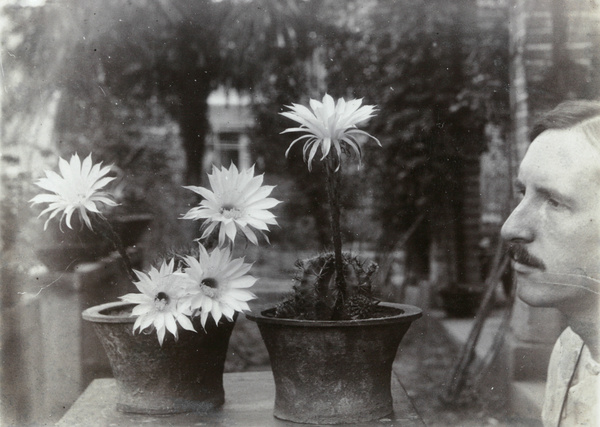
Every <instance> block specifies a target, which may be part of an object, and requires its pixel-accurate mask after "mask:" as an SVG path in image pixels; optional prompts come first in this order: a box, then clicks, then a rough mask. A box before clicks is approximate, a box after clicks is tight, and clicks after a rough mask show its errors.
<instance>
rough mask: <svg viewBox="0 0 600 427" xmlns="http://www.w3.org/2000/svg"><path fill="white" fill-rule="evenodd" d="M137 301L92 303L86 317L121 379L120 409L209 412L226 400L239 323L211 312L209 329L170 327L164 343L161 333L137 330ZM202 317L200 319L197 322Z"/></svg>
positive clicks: (129, 410)
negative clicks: (228, 362) (230, 352)
mask: <svg viewBox="0 0 600 427" xmlns="http://www.w3.org/2000/svg"><path fill="white" fill-rule="evenodd" d="M132 307H133V305H132V304H129V303H125V302H113V303H108V304H102V305H98V306H95V307H91V308H89V309H87V310H85V311H84V312H83V318H84V319H85V320H87V321H90V322H93V325H94V329H95V331H96V334H97V335H98V337H99V338H100V341H101V342H102V346H103V347H104V350H105V351H106V354H107V356H108V359H109V361H110V365H111V368H112V371H113V375H114V377H115V380H116V383H117V390H118V394H119V397H118V400H117V401H118V403H117V409H118V410H119V411H122V412H134V413H142V414H153V415H159V414H174V413H183V412H206V411H210V410H212V409H215V408H218V407H220V406H221V405H223V402H224V400H225V393H224V390H223V366H224V364H225V358H226V356H227V347H228V345H229V337H230V336H231V332H232V330H233V327H234V325H235V318H234V321H233V322H229V321H227V320H225V319H224V320H222V321H221V322H219V326H218V327H217V325H215V323H214V321H212V319H211V318H209V320H208V322H207V323H206V332H205V331H204V329H203V328H202V327H201V326H200V324H199V321H198V319H195V320H196V322H194V326H195V327H196V330H197V331H198V332H197V333H194V332H190V331H186V330H183V329H182V328H180V330H179V339H178V340H177V341H175V340H174V339H173V336H172V335H171V334H169V333H167V336H166V337H165V340H164V342H163V345H162V347H161V346H160V344H159V343H158V339H157V337H156V333H155V332H152V333H150V334H145V333H142V334H139V333H136V334H135V335H134V334H133V331H132V329H133V323H134V321H135V318H133V317H130V312H131V308H132ZM196 323H197V324H196Z"/></svg>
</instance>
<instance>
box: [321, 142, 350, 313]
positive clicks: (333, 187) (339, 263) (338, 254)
mask: <svg viewBox="0 0 600 427" xmlns="http://www.w3.org/2000/svg"><path fill="white" fill-rule="evenodd" d="M334 157H335V156H334V155H333V153H332V155H331V156H329V157H328V159H327V162H326V163H325V170H326V174H327V196H328V199H329V207H330V221H331V241H332V243H333V254H334V266H335V287H336V289H337V295H336V299H335V306H334V317H336V315H338V314H339V313H340V311H341V310H342V307H343V304H344V300H345V299H346V293H347V292H346V279H345V277H344V260H343V257H342V232H341V229H340V216H341V213H340V211H341V209H340V185H341V175H342V170H341V169H342V166H341V159H339V160H336V159H335V158H334ZM336 169H337V171H336Z"/></svg>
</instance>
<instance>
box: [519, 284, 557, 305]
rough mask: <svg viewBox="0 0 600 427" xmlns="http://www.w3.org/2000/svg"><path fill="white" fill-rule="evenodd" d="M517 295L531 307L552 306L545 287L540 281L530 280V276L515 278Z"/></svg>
mask: <svg viewBox="0 0 600 427" xmlns="http://www.w3.org/2000/svg"><path fill="white" fill-rule="evenodd" d="M517 296H518V297H519V299H521V300H522V301H523V302H525V303H526V304H529V305H530V306H532V307H553V306H554V304H553V302H552V301H550V300H549V297H550V295H549V293H548V289H547V287H546V286H544V284H543V283H541V282H536V281H535V280H531V278H530V277H529V278H518V279H517Z"/></svg>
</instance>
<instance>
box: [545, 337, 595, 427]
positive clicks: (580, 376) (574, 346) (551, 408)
mask: <svg viewBox="0 0 600 427" xmlns="http://www.w3.org/2000/svg"><path fill="white" fill-rule="evenodd" d="M599 401H600V364H599V363H597V362H596V361H595V360H594V359H593V358H592V356H591V354H590V351H589V349H588V348H587V347H586V346H585V345H584V343H583V340H582V339H581V338H580V337H579V335H577V334H576V333H575V332H573V331H572V330H571V328H567V329H565V330H564V331H563V333H562V334H561V335H560V337H559V338H558V340H557V341H556V344H555V345H554V349H553V350H552V355H551V356H550V363H549V365H548V379H547V381H546V394H545V398H544V406H543V409H542V421H543V423H544V426H545V427H557V426H560V427H571V426H589V427H598V426H600V411H599V407H598V406H599Z"/></svg>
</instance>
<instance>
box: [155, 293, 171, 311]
mask: <svg viewBox="0 0 600 427" xmlns="http://www.w3.org/2000/svg"><path fill="white" fill-rule="evenodd" d="M167 304H169V296H168V295H167V294H166V293H164V292H159V293H157V294H156V296H155V297H154V306H155V307H156V308H157V309H158V310H164V308H165V307H166V306H167Z"/></svg>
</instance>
